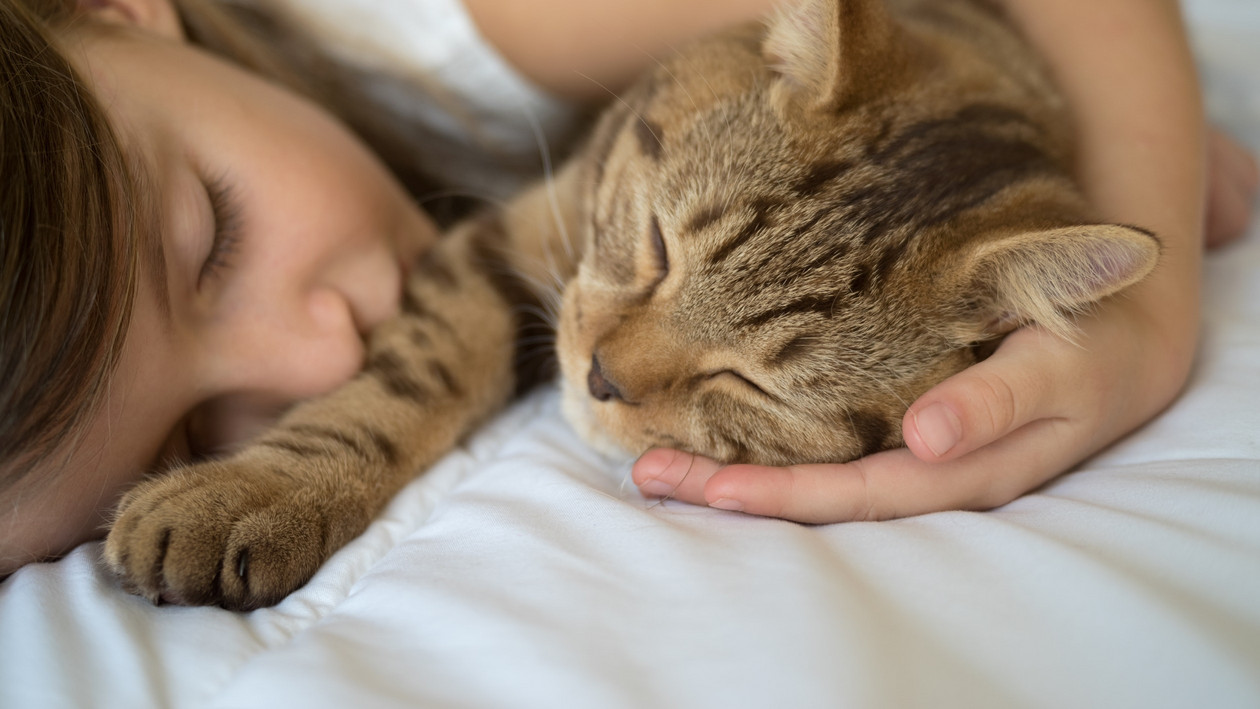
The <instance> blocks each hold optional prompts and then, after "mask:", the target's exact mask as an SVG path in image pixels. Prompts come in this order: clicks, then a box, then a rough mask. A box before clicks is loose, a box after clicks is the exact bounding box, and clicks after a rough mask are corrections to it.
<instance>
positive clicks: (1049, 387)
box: [902, 328, 1076, 462]
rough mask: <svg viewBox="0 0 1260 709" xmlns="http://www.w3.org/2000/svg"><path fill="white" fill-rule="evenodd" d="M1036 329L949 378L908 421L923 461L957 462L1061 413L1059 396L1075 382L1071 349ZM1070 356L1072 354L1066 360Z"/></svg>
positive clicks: (906, 430) (909, 440) (905, 432)
mask: <svg viewBox="0 0 1260 709" xmlns="http://www.w3.org/2000/svg"><path fill="white" fill-rule="evenodd" d="M1071 347H1072V346H1071V345H1067V344H1066V343H1063V342H1062V341H1060V340H1058V339H1056V338H1053V337H1051V336H1049V335H1047V334H1046V333H1044V332H1042V331H1040V330H1037V329H1035V328H1027V329H1023V330H1018V331H1016V332H1014V333H1012V334H1011V335H1010V336H1009V337H1007V340H1006V341H1005V342H1004V343H1002V346H1001V347H999V348H998V350H997V352H995V353H994V354H993V356H991V357H989V358H988V359H987V360H985V361H983V362H980V363H979V364H976V365H974V366H972V367H969V368H967V369H966V370H964V371H962V372H960V373H958V374H956V375H954V376H952V377H950V378H949V379H946V380H945V381H944V382H941V383H940V384H938V385H936V386H935V387H933V388H932V389H930V390H929V391H928V392H927V393H925V394H924V395H923V396H921V397H919V399H918V400H917V401H915V402H914V403H913V404H912V405H911V406H910V409H909V410H908V411H907V412H906V415H905V418H904V419H902V436H903V437H904V438H905V441H906V446H907V447H909V448H910V450H911V451H912V452H913V453H914V454H915V455H916V456H918V457H919V458H920V459H921V460H924V461H928V462H937V461H944V460H953V459H956V458H958V457H960V456H963V455H966V454H967V453H970V452H971V451H974V450H977V449H979V448H982V447H984V446H986V445H988V444H990V443H992V442H993V441H996V440H998V439H999V438H1002V437H1003V436H1006V435H1007V434H1009V433H1011V432H1013V431H1016V430H1018V429H1020V428H1023V427H1024V426H1026V425H1027V424H1028V423H1030V422H1032V421H1036V420H1038V419H1042V418H1047V417H1052V416H1055V415H1057V410H1058V407H1059V396H1058V394H1059V393H1060V392H1062V391H1063V389H1064V388H1065V387H1068V388H1071V387H1072V382H1071V381H1067V380H1065V377H1067V376H1070V374H1069V373H1070V372H1071V371H1072V366H1071V365H1072V363H1073V362H1074V361H1075V360H1076V358H1075V357H1073V356H1071V355H1072V354H1074V353H1072V352H1071V351H1066V352H1063V353H1061V355H1060V356H1048V352H1047V350H1048V349H1050V348H1054V349H1059V350H1063V349H1065V348H1071ZM1062 355H1066V356H1062Z"/></svg>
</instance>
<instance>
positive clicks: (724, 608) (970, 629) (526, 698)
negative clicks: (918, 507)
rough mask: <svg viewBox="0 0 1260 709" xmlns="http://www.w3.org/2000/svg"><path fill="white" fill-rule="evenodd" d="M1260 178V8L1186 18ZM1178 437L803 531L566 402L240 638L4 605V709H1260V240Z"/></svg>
mask: <svg viewBox="0 0 1260 709" xmlns="http://www.w3.org/2000/svg"><path fill="white" fill-rule="evenodd" d="M1188 10H1189V13H1190V16H1191V20H1192V24H1193V28H1194V34H1195V38H1196V44H1197V46H1198V50H1199V54H1200V56H1201V59H1202V66H1203V73H1204V76H1205V80H1206V85H1207V88H1208V93H1209V103H1210V107H1211V110H1212V114H1213V116H1214V117H1215V118H1216V119H1217V120H1218V121H1219V122H1221V123H1223V124H1225V125H1226V126H1228V127H1229V128H1230V129H1231V130H1233V131H1234V132H1235V133H1236V134H1237V135H1239V136H1241V137H1242V138H1243V139H1244V140H1245V141H1246V142H1248V143H1250V144H1251V145H1252V146H1253V147H1260V3H1257V2H1256V0H1198V1H1194V2H1191V3H1189V6H1188ZM1206 268H1207V273H1206V281H1205V282H1206V305H1205V308H1206V315H1205V318H1204V324H1203V340H1202V342H1203V346H1202V351H1201V355H1200V357H1199V360H1198V363H1197V366H1196V368H1195V371H1194V374H1193V376H1192V379H1191V381H1190V384H1189V387H1188V389H1187V391H1186V392H1185V394H1184V396H1182V397H1181V399H1180V400H1179V401H1178V402H1177V403H1176V404H1175V405H1174V406H1173V407H1172V408H1171V409H1170V410H1169V411H1167V412H1166V413H1165V414H1163V415H1162V416H1160V417H1159V418H1157V419H1156V420H1154V421H1153V422H1151V423H1150V424H1149V425H1147V426H1146V427H1144V428H1143V429H1141V430H1140V431H1138V432H1137V433H1135V434H1133V435H1132V436H1130V437H1128V438H1126V439H1124V440H1123V441H1121V442H1119V443H1118V444H1116V445H1114V446H1113V447H1111V448H1110V449H1108V450H1107V451H1105V452H1104V453H1102V454H1101V455H1098V456H1097V457H1095V458H1093V459H1091V460H1089V461H1087V462H1086V463H1084V464H1083V465H1081V466H1080V467H1079V468H1078V469H1076V470H1074V471H1072V472H1071V473H1069V474H1067V475H1064V476H1062V477H1061V478H1059V479H1057V480H1055V481H1054V482H1053V483H1051V484H1049V485H1047V486H1045V487H1043V488H1041V489H1039V490H1037V491H1036V492H1034V493H1032V494H1030V495H1027V496H1025V497H1023V498H1021V499H1019V500H1017V501H1015V502H1013V503H1011V504H1009V505H1006V506H1005V507H1002V508H1000V509H997V510H993V511H990V512H984V513H970V512H946V513H940V514H932V515H925V516H921V517H915V518H911V519H904V520H898V521H892V522H880V523H855V524H841V525H831V526H818V527H808V526H802V525H797V524H792V523H788V522H783V521H778V520H771V519H760V518H752V517H746V516H740V515H738V514H734V513H727V512H722V511H718V510H713V509H703V508H698V507H692V506H687V505H684V504H681V503H676V502H664V503H660V502H652V501H647V500H644V499H642V498H641V497H640V496H639V494H638V492H637V491H636V490H635V488H634V486H633V485H632V484H630V482H629V470H630V461H629V460H619V459H609V458H605V457H601V456H600V455H598V454H596V453H594V452H592V451H591V450H589V449H588V448H587V447H586V446H585V445H583V444H582V443H581V441H580V440H579V439H578V438H577V437H576V435H575V434H574V433H573V432H572V431H570V430H569V428H568V427H567V426H566V424H565V423H564V422H563V421H562V419H561V417H560V413H559V406H558V396H557V392H556V390H555V389H554V388H550V387H547V388H543V389H541V390H539V391H536V392H535V393H534V394H532V395H530V396H529V397H528V398H526V399H524V400H523V401H521V402H519V403H518V404H516V405H515V406H513V407H512V408H511V409H510V410H508V411H506V412H505V413H504V414H503V415H501V416H499V417H498V418H497V419H496V420H494V421H493V422H492V423H490V424H489V425H488V426H486V427H485V428H484V430H482V431H480V432H479V433H478V434H477V435H476V436H475V437H474V438H472V439H471V440H470V441H469V442H468V443H467V444H466V445H465V446H463V447H462V448H460V449H459V450H457V451H455V452H453V453H451V454H450V455H449V456H447V457H446V458H445V459H444V460H443V461H442V462H441V463H440V464H439V465H438V466H437V467H436V468H435V469H434V470H433V471H432V472H430V473H429V474H428V475H426V476H424V477H422V478H420V479H418V480H416V481H415V482H414V483H412V484H411V485H409V486H408V487H407V488H405V489H404V490H403V491H402V493H401V494H399V495H398V496H397V498H396V499H394V500H393V502H392V503H391V504H390V505H389V507H388V508H387V510H386V511H385V512H384V514H383V515H382V516H381V517H380V518H379V519H378V520H376V521H375V522H374V523H373V524H372V525H371V527H370V528H369V529H368V530H367V532H366V533H365V534H364V535H363V536H362V537H360V538H358V539H357V540H355V541H354V542H352V543H351V544H350V545H349V546H347V547H346V548H344V549H343V550H341V551H340V552H339V553H337V554H336V555H335V556H334V557H333V558H332V560H331V561H330V562H329V563H328V564H326V565H325V566H324V567H323V568H322V569H321V570H320V571H319V572H318V574H317V575H316V576H315V578H314V579H313V580H312V581H311V582H310V583H309V584H308V585H307V586H305V587H304V588H302V589H301V590H299V591H298V592H296V593H295V594H293V595H292V596H291V597H289V598H288V599H286V600H285V601H283V602H282V603H280V604H279V605H277V606H275V607H274V608H268V609H263V610H259V611H255V612H252V613H248V614H238V613H231V612H227V611H223V610H219V609H215V608H180V607H169V606H168V607H154V606H151V605H149V604H148V603H147V602H146V601H144V600H142V599H140V598H137V597H134V596H130V595H127V594H126V593H124V592H122V591H121V590H120V589H119V587H118V585H117V584H116V583H115V581H114V580H113V579H112V578H111V577H110V576H109V574H108V573H106V572H105V571H104V570H103V568H102V565H101V564H100V562H99V556H100V544H99V543H91V544H86V545H83V546H81V547H80V548H78V549H76V550H75V551H74V552H73V553H71V554H70V555H69V556H68V557H66V558H65V559H62V560H61V561H58V562H56V563H48V564H37V565H32V566H28V567H26V568H24V569H23V570H21V571H19V572H18V573H17V574H15V575H13V576H12V577H11V578H9V579H8V580H7V581H5V582H4V583H3V585H0V707H4V708H6V709H28V708H36V707H109V708H127V709H133V708H139V707H149V706H160V707H233V708H247V707H259V708H260V709H274V708H276V707H355V708H356V709H360V708H361V709H367V708H371V707H470V708H471V707H512V708H516V707H522V708H525V707H539V708H543V707H546V708H548V709H551V708H554V707H598V708H609V709H612V708H617V707H729V708H737V707H771V706H773V707H792V708H794V709H797V708H800V709H803V708H808V707H828V708H835V707H903V706H930V707H969V708H971V707H1054V708H1060V707H1134V708H1138V707H1140V708H1142V709H1154V708H1158V707H1196V708H1212V709H1229V708H1240V709H1241V708H1243V707H1253V708H1254V707H1260V413H1258V412H1260V226H1258V227H1253V229H1252V233H1251V234H1250V235H1249V237H1248V238H1247V239H1245V240H1244V241H1243V242H1242V243H1239V244H1236V245H1234V246H1232V247H1229V248H1227V249H1225V250H1223V251H1219V252H1216V253H1214V254H1212V255H1211V256H1210V257H1209V258H1208V262H1207V267H1206Z"/></svg>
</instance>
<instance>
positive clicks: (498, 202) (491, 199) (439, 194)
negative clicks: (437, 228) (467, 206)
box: [416, 187, 508, 210]
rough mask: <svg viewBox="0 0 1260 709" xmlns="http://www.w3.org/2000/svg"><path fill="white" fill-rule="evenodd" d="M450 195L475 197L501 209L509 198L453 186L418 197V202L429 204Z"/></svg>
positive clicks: (505, 205)
mask: <svg viewBox="0 0 1260 709" xmlns="http://www.w3.org/2000/svg"><path fill="white" fill-rule="evenodd" d="M450 197H468V198H469V199H475V200H477V201H479V202H485V203H486V204H488V205H491V206H493V207H494V208H495V209H499V210H502V209H504V208H506V207H507V205H508V200H506V199H503V198H501V197H496V196H494V195H492V194H490V193H488V192H478V191H476V190H464V189H457V188H453V187H452V188H448V189H442V190H434V191H432V192H429V193H427V194H426V195H425V196H423V197H419V198H417V199H416V203H417V204H419V205H421V206H423V205H426V204H429V203H430V202H436V201H437V200H439V199H447V198H450Z"/></svg>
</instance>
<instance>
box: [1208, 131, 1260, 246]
mask: <svg viewBox="0 0 1260 709" xmlns="http://www.w3.org/2000/svg"><path fill="white" fill-rule="evenodd" d="M1208 167H1209V169H1208V201H1207V211H1206V226H1205V229H1204V232H1205V234H1206V238H1207V245H1208V246H1221V245H1223V244H1227V243H1229V242H1231V241H1233V240H1234V239H1236V238H1238V237H1240V236H1242V235H1243V233H1244V232H1245V231H1246V229H1247V225H1248V224H1249V223H1250V221H1251V217H1252V212H1253V210H1254V209H1255V203H1256V192H1257V189H1258V188H1260V169H1258V168H1257V165H1256V158H1255V156H1254V155H1253V154H1252V153H1251V151H1250V150H1249V149H1248V148H1246V147H1244V146H1243V145H1242V144H1240V143H1238V142H1237V141H1235V140H1234V139H1233V138H1231V137H1230V136H1229V135H1228V134H1226V133H1223V132H1222V131H1220V130H1212V131H1211V132H1210V134H1209V136H1208Z"/></svg>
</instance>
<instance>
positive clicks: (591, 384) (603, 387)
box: [586, 354, 625, 401]
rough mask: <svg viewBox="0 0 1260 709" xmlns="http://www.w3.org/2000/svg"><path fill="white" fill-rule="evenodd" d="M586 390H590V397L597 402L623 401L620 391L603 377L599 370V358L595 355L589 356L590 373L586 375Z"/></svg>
mask: <svg viewBox="0 0 1260 709" xmlns="http://www.w3.org/2000/svg"><path fill="white" fill-rule="evenodd" d="M586 388H587V389H589V390H590V392H591V396H593V397H595V398H596V399H597V400H599V401H611V400H612V399H617V400H619V401H624V400H625V397H623V396H622V395H621V391H620V390H618V389H617V385H615V384H613V383H612V382H610V381H608V379H607V378H605V377H604V373H603V371H601V370H600V368H599V356H598V355H595V354H592V355H591V371H590V373H589V374H587V375H586Z"/></svg>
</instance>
